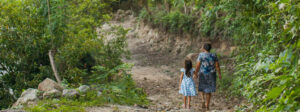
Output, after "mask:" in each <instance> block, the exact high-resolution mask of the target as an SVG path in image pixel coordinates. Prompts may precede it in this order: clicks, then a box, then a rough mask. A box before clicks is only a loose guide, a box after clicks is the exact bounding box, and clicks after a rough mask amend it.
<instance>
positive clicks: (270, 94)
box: [265, 86, 285, 101]
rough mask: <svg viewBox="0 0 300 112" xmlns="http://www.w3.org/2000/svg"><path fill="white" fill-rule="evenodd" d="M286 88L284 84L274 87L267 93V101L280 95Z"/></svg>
mask: <svg viewBox="0 0 300 112" xmlns="http://www.w3.org/2000/svg"><path fill="white" fill-rule="evenodd" d="M284 88H285V87H284V86H280V87H275V88H272V89H271V91H269V92H268V93H267V97H266V99H265V101H268V100H270V99H275V98H277V97H278V96H279V95H281V93H282V91H283V89H284Z"/></svg>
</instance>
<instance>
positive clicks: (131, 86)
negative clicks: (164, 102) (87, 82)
mask: <svg viewBox="0 0 300 112" xmlns="http://www.w3.org/2000/svg"><path fill="white" fill-rule="evenodd" d="M130 68H131V65H128V64H123V65H119V66H117V67H115V68H113V69H112V70H107V68H104V67H100V66H97V67H94V71H93V73H94V76H95V77H96V78H97V77H99V78H98V79H99V80H98V81H97V82H96V83H94V82H93V84H97V85H99V88H97V89H93V90H90V91H88V92H87V93H81V96H80V97H79V98H77V99H76V98H61V99H44V100H42V101H39V102H38V105H36V106H33V107H26V108H25V110H26V111H29V112H41V111H43V112H48V111H49V112H61V111H75V112H83V111H85V107H92V106H103V105H105V104H109V103H112V104H123V105H134V104H137V105H141V106H147V105H148V104H149V101H148V100H147V98H146V93H145V92H144V91H143V90H142V89H140V88H136V87H135V83H134V81H133V80H132V78H131V75H130V74H127V72H126V70H129V69H130ZM120 71H122V72H120ZM107 74H110V75H107ZM113 76H117V77H116V78H112V79H111V80H110V81H109V82H108V81H107V80H105V79H103V80H102V78H108V77H113ZM95 81H96V80H95ZM102 81H105V82H102ZM99 90H101V91H102V94H101V95H100V96H97V94H98V93H97V92H98V91H99Z"/></svg>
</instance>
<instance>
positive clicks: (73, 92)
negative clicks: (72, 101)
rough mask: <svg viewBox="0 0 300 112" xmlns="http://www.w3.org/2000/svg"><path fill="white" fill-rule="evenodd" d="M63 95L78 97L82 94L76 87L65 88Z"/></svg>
mask: <svg viewBox="0 0 300 112" xmlns="http://www.w3.org/2000/svg"><path fill="white" fill-rule="evenodd" d="M62 95H63V96H64V97H78V96H79V95H80V94H79V92H78V91H76V90H75V89H64V90H63V94H62Z"/></svg>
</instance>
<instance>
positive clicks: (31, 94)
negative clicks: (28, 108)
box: [13, 88, 38, 107]
mask: <svg viewBox="0 0 300 112" xmlns="http://www.w3.org/2000/svg"><path fill="white" fill-rule="evenodd" d="M37 93H38V90H37V89H33V88H29V89H27V90H26V91H24V92H23V93H22V94H21V96H20V98H19V99H18V100H17V102H16V103H14V105H13V107H17V106H19V105H24V104H28V103H31V104H32V102H36V101H37V100H38V97H37Z"/></svg>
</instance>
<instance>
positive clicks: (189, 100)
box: [188, 96, 192, 109]
mask: <svg viewBox="0 0 300 112" xmlns="http://www.w3.org/2000/svg"><path fill="white" fill-rule="evenodd" d="M191 100H192V99H191V96H188V108H189V109H190V108H191Z"/></svg>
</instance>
